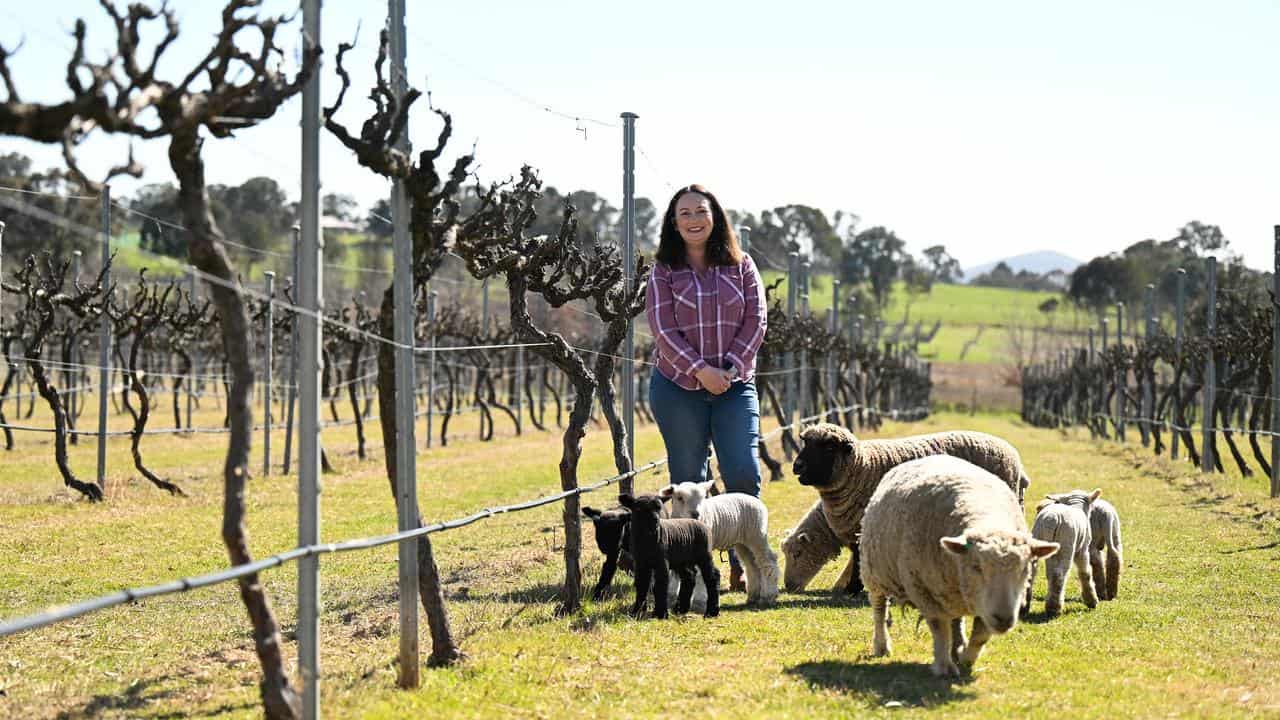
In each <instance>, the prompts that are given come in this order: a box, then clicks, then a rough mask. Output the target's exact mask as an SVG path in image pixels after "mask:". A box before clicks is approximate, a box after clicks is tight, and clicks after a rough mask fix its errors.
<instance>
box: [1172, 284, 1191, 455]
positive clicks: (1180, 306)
mask: <svg viewBox="0 0 1280 720" xmlns="http://www.w3.org/2000/svg"><path fill="white" fill-rule="evenodd" d="M1177 282H1178V285H1177V295H1176V299H1175V301H1174V302H1175V305H1174V310H1173V312H1174V317H1173V356H1174V357H1176V358H1181V357H1182V324H1183V322H1184V321H1185V318H1184V317H1183V316H1184V315H1186V301H1187V300H1186V296H1187V271H1186V270H1185V269H1183V268H1178V272H1177ZM1175 372H1176V371H1175ZM1177 383H1178V385H1177V387H1175V388H1174V389H1173V418H1174V420H1173V424H1172V425H1173V433H1172V435H1173V437H1171V438H1169V457H1171V458H1173V459H1174V460H1177V459H1178V446H1179V445H1180V444H1181V442H1182V436H1181V434H1180V432H1179V430H1178V428H1177V422H1178V419H1179V418H1181V417H1182V375H1181V373H1178V377H1177Z"/></svg>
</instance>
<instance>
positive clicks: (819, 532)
mask: <svg viewBox="0 0 1280 720" xmlns="http://www.w3.org/2000/svg"><path fill="white" fill-rule="evenodd" d="M844 546H845V545H844V543H842V542H840V538H838V537H836V534H835V532H834V531H833V530H832V529H831V523H829V522H827V516H826V515H825V514H824V513H823V511H822V500H818V501H817V502H815V503H814V504H813V507H811V508H809V512H807V513H805V516H804V517H802V518H800V524H799V525H796V526H795V527H793V528H791V529H790V530H787V531H786V532H785V533H783V535H782V555H783V557H785V558H786V560H787V562H786V565H785V566H784V567H783V572H782V586H783V587H784V588H786V590H787V592H800V591H802V590H804V589H805V588H806V587H808V585H809V581H811V580H813V578H814V576H815V575H817V574H818V571H820V570H822V567H823V566H824V565H826V564H827V563H828V562H831V561H832V560H835V559H836V558H837V557H839V556H840V550H841V548H843V547H844ZM857 567H858V555H857V553H853V554H852V555H851V556H850V558H849V562H848V563H847V564H846V565H845V567H844V571H843V572H841V573H840V577H839V579H837V580H836V584H835V587H834V588H833V589H835V590H838V591H843V590H844V589H845V588H847V587H848V586H849V579H850V578H851V577H853V576H854V574H855V573H856V572H857Z"/></svg>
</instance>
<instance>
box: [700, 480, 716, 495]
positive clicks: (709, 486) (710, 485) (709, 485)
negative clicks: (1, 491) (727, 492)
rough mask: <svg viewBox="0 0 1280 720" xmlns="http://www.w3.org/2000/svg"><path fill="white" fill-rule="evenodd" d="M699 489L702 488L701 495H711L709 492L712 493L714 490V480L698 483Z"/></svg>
mask: <svg viewBox="0 0 1280 720" xmlns="http://www.w3.org/2000/svg"><path fill="white" fill-rule="evenodd" d="M699 487H701V488H702V492H703V494H708V495H709V494H711V491H712V490H715V487H716V481H715V480H708V481H706V482H704V483H699Z"/></svg>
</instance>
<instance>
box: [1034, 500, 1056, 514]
mask: <svg viewBox="0 0 1280 720" xmlns="http://www.w3.org/2000/svg"><path fill="white" fill-rule="evenodd" d="M1052 504H1053V501H1052V500H1041V501H1040V502H1039V503H1037V504H1036V512H1040V511H1041V510H1043V509H1045V508H1047V507H1049V506H1050V505H1052Z"/></svg>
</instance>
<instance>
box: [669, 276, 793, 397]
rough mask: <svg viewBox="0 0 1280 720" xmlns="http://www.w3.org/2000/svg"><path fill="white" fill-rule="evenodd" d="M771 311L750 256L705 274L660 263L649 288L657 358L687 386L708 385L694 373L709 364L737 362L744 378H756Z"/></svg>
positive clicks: (677, 381)
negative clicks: (759, 355) (735, 263)
mask: <svg viewBox="0 0 1280 720" xmlns="http://www.w3.org/2000/svg"><path fill="white" fill-rule="evenodd" d="M768 312H769V309H768V307H767V306H766V305H765V299H764V282H763V281H761V279H760V271H759V270H757V269H756V265H755V262H754V261H752V259H751V256H750V255H745V254H744V255H743V259H742V262H741V263H739V264H738V265H732V266H718V265H717V266H712V267H710V268H707V270H706V272H704V273H702V274H698V273H695V272H694V271H693V270H692V269H690V268H688V267H683V268H674V269H673V268H671V267H669V266H668V265H666V264H665V263H661V262H659V263H655V264H654V268H653V274H652V275H650V276H649V286H648V288H647V289H646V290H645V314H646V315H647V316H648V318H649V330H650V331H652V332H653V337H654V341H655V344H656V345H657V348H656V349H655V350H654V358H653V362H654V364H655V365H657V367H658V371H659V372H661V373H662V374H663V376H665V377H666V378H667V379H668V380H670V381H672V382H674V383H675V384H677V385H679V386H680V387H682V388H684V389H686V390H700V389H702V384H701V383H699V382H698V379H697V378H696V377H694V375H695V373H697V372H698V371H699V370H701V369H702V368H704V367H707V366H708V365H710V366H712V367H717V368H727V367H728V366H729V363H732V364H733V365H734V367H736V368H738V377H739V378H740V379H742V380H750V379H751V378H752V377H754V375H755V370H756V353H758V352H759V351H760V343H761V342H763V341H764V331H765V319H766V317H767V315H768Z"/></svg>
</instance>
